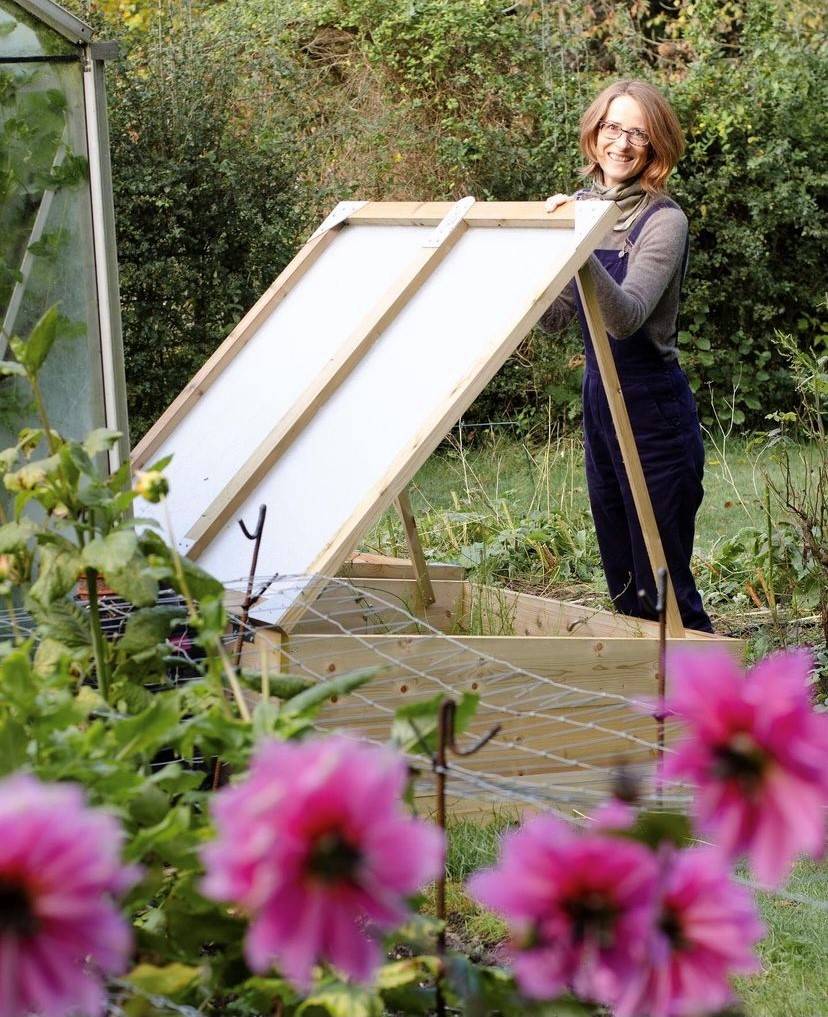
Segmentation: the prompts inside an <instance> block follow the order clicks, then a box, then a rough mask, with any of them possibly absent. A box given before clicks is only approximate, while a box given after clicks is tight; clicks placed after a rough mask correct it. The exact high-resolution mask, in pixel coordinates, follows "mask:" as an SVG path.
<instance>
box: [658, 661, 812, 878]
mask: <svg viewBox="0 0 828 1017" xmlns="http://www.w3.org/2000/svg"><path fill="white" fill-rule="evenodd" d="M810 667H811V657H810V654H809V653H807V652H806V651H805V650H792V651H788V652H782V653H774V654H772V655H771V656H769V657H766V658H765V660H763V661H761V663H759V664H757V665H756V666H755V667H753V668H751V669H750V670H749V671H748V672H747V674H745V673H744V672H743V671H742V669H741V668H740V667H738V665H737V664H736V662H735V661H734V660H733V658H732V657H731V656H730V654H728V653H726V652H725V651H723V650H722V651H717V652H713V653H698V652H696V653H694V652H693V651H692V650H679V651H677V652H675V653H673V654H671V656H670V658H669V662H668V672H667V673H668V678H669V680H670V695H669V697H668V701H667V705H668V709H669V710H670V711H671V712H672V713H673V714H675V715H676V716H678V717H679V718H680V719H681V720H682V721H683V722H684V724H685V725H686V727H687V736H686V737H685V738H684V739H683V740H681V741H680V742H679V743H677V744H676V746H675V749H676V751H675V754H674V755H672V756H670V757H668V759H667V761H666V765H665V775H666V776H668V777H674V778H679V779H687V780H689V781H691V782H692V783H693V784H695V785H696V787H697V793H696V800H695V811H696V816H697V820H698V825H699V827H700V829H701V830H702V832H704V833H705V834H707V835H709V836H711V837H712V838H714V839H715V840H716V843H717V844H718V845H719V846H720V847H721V848H722V850H723V851H724V852H725V853H726V854H727V855H728V857H730V858H734V857H736V856H739V855H743V854H746V855H747V856H748V858H749V860H750V865H751V868H752V870H753V872H754V874H755V875H756V877H757V878H758V879H759V880H760V881H762V882H764V883H766V884H770V885H777V884H779V883H780V882H782V881H783V880H784V878H785V877H786V875H787V873H788V871H789V870H790V867H791V864H792V862H793V860H794V858H795V857H796V855H797V854H799V853H800V852H802V853H805V854H810V855H813V856H815V857H816V856H818V855H819V854H820V853H821V851H822V849H823V844H824V841H825V806H826V805H828V716H825V715H821V714H818V713H816V712H815V711H814V709H813V708H812V705H811V699H810V692H809V687H808V673H809V670H810Z"/></svg>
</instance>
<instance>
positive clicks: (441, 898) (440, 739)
mask: <svg viewBox="0 0 828 1017" xmlns="http://www.w3.org/2000/svg"><path fill="white" fill-rule="evenodd" d="M456 715H457V703H455V701H454V700H453V699H444V700H443V702H442V703H441V704H440V713H439V714H438V726H437V751H436V752H435V754H434V755H433V757H432V766H433V769H434V773H435V774H436V776H437V825H438V826H439V827H440V828H441V829H442V830H445V828H446V777H447V776H448V762H447V759H446V755H447V753H448V752H452V753H454V755H455V756H461V757H465V756H473V755H474V754H475V752H479V751H480V750H481V749H482V748H483V746H484V745H485V744H486V743H487V742H489V741H491V740H492V738H494V736H495V735H496V734H497V733H498V731H500V728H501V725H500V724H496V725H495V726H494V727H493V728H492V729H491V731H489V732H488V733H487V734H485V735H483V737H482V738H479V739H478V740H477V741H476V742H475V743H474V744H473V745H470V746H469V748H467V749H460V748H458V746H457V740H456V732H455V730H454V721H455V718H456ZM415 730H416V729H415ZM437 917H438V918H439V919H440V921H441V922H442V923H443V926H442V928H441V930H440V932H439V933H438V934H437V954H438V956H439V957H442V956H444V954H445V952H446V931H445V922H446V870H445V865H444V866H443V871H442V873H441V874H440V877H439V879H438V880H437ZM435 990H436V1000H435V1002H436V1008H435V1009H436V1013H437V1017H444V1015H445V1012H446V1004H445V999H444V998H443V990H442V987H441V985H440V979H439V977H438V979H437V984H436V986H435Z"/></svg>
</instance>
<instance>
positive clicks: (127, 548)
mask: <svg viewBox="0 0 828 1017" xmlns="http://www.w3.org/2000/svg"><path fill="white" fill-rule="evenodd" d="M83 560H84V564H85V565H87V566H88V567H89V568H93V569H95V570H96V571H97V572H100V573H102V574H103V576H104V578H105V579H106V582H107V583H108V584H109V586H111V587H112V589H113V590H115V592H116V593H118V594H120V596H122V597H125V598H126V599H127V600H128V601H130V602H131V603H132V604H136V605H137V606H139V607H142V606H145V605H149V604H152V603H154V602H155V600H156V599H157V597H158V582H157V580H156V579H155V577H154V576H153V575H152V573H151V572H150V570H149V568H148V564H147V562H146V560H145V558H144V556H143V555H142V554H141V552H140V550H139V546H138V538H137V536H136V535H135V533H134V532H133V531H132V530H116V531H115V532H114V533H109V534H107V536H105V537H96V538H95V539H94V540H91V541H90V542H89V543H88V544H87V545H86V547H85V548H84V549H83Z"/></svg>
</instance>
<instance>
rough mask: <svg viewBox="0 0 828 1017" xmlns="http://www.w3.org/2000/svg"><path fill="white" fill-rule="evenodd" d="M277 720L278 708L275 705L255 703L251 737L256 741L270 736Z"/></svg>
mask: <svg viewBox="0 0 828 1017" xmlns="http://www.w3.org/2000/svg"><path fill="white" fill-rule="evenodd" d="M278 719H279V707H278V706H276V704H275V703H265V702H260V703H257V704H256V707H255V709H254V710H253V737H254V738H255V739H256V740H257V741H258V740H259V739H261V738H267V737H269V736H270V735H272V734H273V732H274V731H275V729H276V722H277V721H278Z"/></svg>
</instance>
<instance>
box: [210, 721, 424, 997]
mask: <svg viewBox="0 0 828 1017" xmlns="http://www.w3.org/2000/svg"><path fill="white" fill-rule="evenodd" d="M405 780H406V769H405V765H404V763H403V761H402V760H401V758H400V757H399V756H398V755H396V754H394V753H393V752H391V751H390V750H388V749H384V748H377V747H375V746H366V745H364V744H361V743H358V742H355V741H353V740H350V739H347V738H344V737H333V738H327V739H309V740H308V741H305V742H302V743H275V742H268V743H265V744H264V745H262V746H260V748H259V749H258V750H257V752H256V755H255V757H254V759H253V761H252V762H251V765H250V771H249V773H248V775H247V777H246V778H245V779H244V780H243V781H241V782H239V783H238V784H236V785H234V786H233V787H232V788H226V789H224V790H222V791H221V792H219V794H218V795H217V796H216V798H215V801H214V803H213V806H212V813H213V817H214V820H215V824H216V828H217V838H216V840H215V841H214V842H213V843H212V844H209V845H206V846H205V847H204V849H203V851H202V859H203V861H204V866H205V871H206V875H205V878H204V881H203V884H202V888H203V892H204V893H205V894H206V895H208V896H210V897H212V898H214V899H217V900H227V901H234V902H236V903H237V904H240V905H241V906H242V907H244V908H245V909H246V910H247V911H248V913H249V914H250V915H251V918H252V924H251V926H250V929H249V931H248V935H247V940H246V944H245V950H246V955H247V958H248V962H249V963H250V965H251V967H252V968H253V969H254V970H257V971H263V970H266V969H267V968H268V967H269V966H270V965H271V964H272V963H274V962H276V963H277V964H278V966H279V968H280V969H281V970H282V972H283V974H284V975H285V976H286V977H287V978H289V979H290V980H291V981H292V982H294V984H296V985H297V986H299V987H300V988H306V987H307V986H308V985H309V984H310V980H311V974H312V968H313V965H314V963H316V962H317V961H318V962H323V963H324V962H328V963H332V964H336V965H337V966H340V967H343V968H344V969H345V970H347V971H348V973H350V974H351V975H352V976H354V977H358V978H366V977H368V976H369V975H370V973H371V972H372V971H373V968H374V965H375V964H376V962H377V949H378V948H377V947H376V944H374V943H373V942H372V941H371V940H370V938H369V937H367V936H366V935H365V934H364V933H363V932H362V931H361V930H362V929H364V928H365V926H366V924H367V923H372V924H374V925H375V926H377V927H379V928H388V927H389V926H391V925H394V924H398V923H399V922H400V921H401V920H403V919H404V917H405V915H406V914H407V913H408V910H407V907H406V904H405V900H404V897H405V896H407V895H408V894H411V893H413V892H414V891H416V890H417V889H419V888H420V887H421V886H422V885H424V883H425V882H426V881H428V880H429V879H431V878H433V877H434V876H435V875H436V874H437V873H438V871H439V868H440V865H441V862H442V857H443V850H444V845H443V835H442V833H441V831H438V830H437V829H436V828H435V827H433V826H431V825H429V824H426V823H424V822H423V821H422V820H414V819H412V818H411V817H410V816H408V815H407V814H406V812H405V811H404V808H403V805H402V802H401V794H402V791H403V788H404V785H405ZM274 788H276V790H275V791H274V790H273V789H274ZM317 847H321V848H322V853H321V854H320V853H318V852H317ZM328 852H333V854H331V855H330V859H331V860H330V862H328V861H327V859H328V857H329V855H328ZM337 852H338V854H337ZM320 859H321V860H320ZM320 865H321V866H323V869H322V870H320V868H319V866H320ZM326 870H327V871H326Z"/></svg>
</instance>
